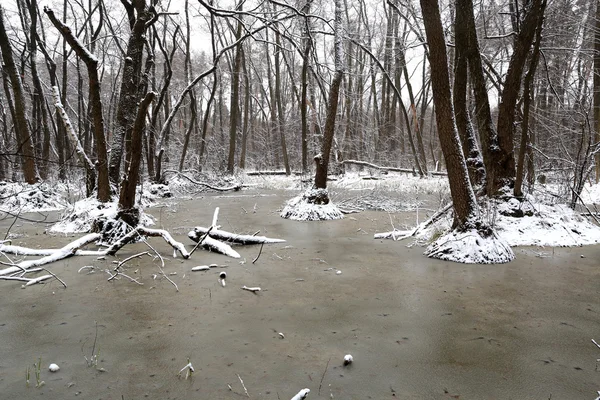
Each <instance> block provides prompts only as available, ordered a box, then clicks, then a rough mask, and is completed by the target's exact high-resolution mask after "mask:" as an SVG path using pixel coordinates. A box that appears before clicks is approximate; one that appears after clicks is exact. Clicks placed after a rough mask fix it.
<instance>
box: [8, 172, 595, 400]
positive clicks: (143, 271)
mask: <svg viewBox="0 0 600 400" xmlns="http://www.w3.org/2000/svg"><path fill="white" fill-rule="evenodd" d="M172 183H174V185H172V190H173V192H174V194H175V196H176V198H175V199H155V200H154V201H155V203H154V204H155V205H154V207H150V208H148V209H147V212H148V213H149V214H151V215H153V217H154V223H155V227H158V228H165V229H167V230H169V231H170V232H171V233H172V234H173V236H174V237H175V238H176V239H177V240H180V241H182V242H183V243H185V244H188V245H189V246H191V245H192V242H191V241H189V240H187V238H186V237H185V236H186V234H187V232H188V231H189V230H190V229H192V228H193V227H194V226H196V225H207V224H209V222H210V221H211V218H212V213H213V211H214V208H215V207H220V208H221V212H220V219H219V221H220V223H221V225H222V226H223V229H226V230H229V231H231V232H236V233H253V232H256V231H257V230H260V235H266V236H271V237H278V238H282V239H286V240H287V242H286V243H281V244H276V245H268V246H265V248H264V249H263V250H262V255H261V256H260V257H259V258H258V260H257V261H256V263H255V264H252V260H253V259H254V258H255V257H256V256H257V255H258V253H259V251H260V246H245V247H243V248H239V247H238V248H239V249H240V250H239V252H240V254H241V256H242V258H241V259H231V258H226V257H224V256H220V255H217V254H213V253H207V252H198V253H196V254H194V257H192V258H191V259H189V260H183V259H181V258H177V259H173V258H172V257H170V253H171V251H170V247H169V246H168V245H166V244H165V243H163V242H161V241H157V242H152V243H153V245H154V246H155V248H156V249H157V250H158V251H159V252H161V253H162V254H163V255H166V256H165V268H164V270H165V273H166V274H167V275H168V276H169V277H170V278H171V279H172V280H173V281H175V282H176V283H177V284H178V285H179V289H180V291H179V292H175V290H174V288H173V286H172V285H171V284H170V283H169V282H168V281H167V280H166V279H165V278H164V277H161V276H160V275H158V269H157V267H156V264H157V262H156V261H151V260H149V259H148V258H142V259H135V260H132V261H130V262H129V263H128V265H127V272H128V273H129V274H130V275H131V276H133V277H134V278H136V279H137V280H138V281H139V282H140V283H143V285H137V284H135V283H132V282H130V281H127V280H125V279H121V280H115V281H112V282H107V281H106V280H107V278H108V275H107V274H106V273H105V272H104V270H105V269H107V268H111V265H112V260H113V259H112V258H110V257H108V259H106V260H98V259H96V258H95V257H74V258H69V259H66V260H62V261H60V262H57V263H54V264H51V265H50V266H49V268H50V269H51V270H52V271H53V272H55V273H57V274H58V275H59V276H60V277H61V278H62V279H63V280H64V281H65V282H66V283H67V284H68V285H69V287H68V289H66V290H63V288H62V285H61V284H60V283H59V282H58V281H49V282H48V283H46V284H44V285H37V286H35V287H32V288H28V289H27V290H21V289H20V285H18V284H14V283H12V282H0V285H2V289H1V290H2V293H3V296H2V307H0V337H1V338H2V340H0V354H2V357H1V358H0V393H2V396H6V398H19V399H29V398H39V397H40V395H46V397H48V398H65V399H66V398H74V397H75V396H76V395H78V394H79V397H81V396H83V397H84V398H86V399H111V398H112V399H121V398H125V399H137V398H145V396H146V397H147V398H154V399H159V398H160V399H183V398H206V399H230V398H231V399H237V398H240V397H241V396H242V395H244V396H245V394H244V393H245V392H244V387H243V386H242V384H241V383H240V380H239V378H241V379H243V382H244V386H245V387H246V389H247V390H248V393H249V395H250V396H251V398H256V399H273V400H275V399H289V398H291V397H292V396H293V395H294V394H296V393H297V392H298V391H299V390H300V389H302V388H304V387H307V388H310V389H311V393H310V395H309V399H313V398H314V399H329V398H334V399H335V398H338V399H365V398H369V397H371V398H374V399H384V398H399V399H417V398H436V399H437V398H439V399H445V398H461V399H463V398H464V399H470V398H473V399H484V398H536V399H547V398H549V397H550V396H551V397H552V398H573V399H574V398H582V399H583V398H594V394H595V391H596V390H598V388H599V386H600V372H596V371H595V370H594V368H595V362H596V359H597V358H599V354H598V350H597V348H596V347H595V346H594V345H593V344H592V343H591V341H590V340H591V339H592V338H596V339H598V336H596V335H600V332H598V326H597V320H598V313H600V299H598V296H597V288H598V287H599V285H600V271H598V268H597V265H598V262H597V260H598V259H600V246H598V245H595V246H585V247H574V248H550V247H539V246H536V247H521V248H516V249H515V253H516V255H517V258H516V260H515V261H513V262H511V263H509V264H504V265H486V266H473V265H462V264H457V263H449V262H443V261H439V260H431V259H427V258H425V257H424V256H423V255H422V252H423V247H421V246H419V245H415V242H414V241H411V240H406V241H397V242H394V241H388V240H374V239H373V235H374V234H375V233H377V232H383V231H386V230H391V229H392V227H395V228H397V229H406V228H410V227H413V226H414V225H415V223H416V222H417V220H418V221H419V222H421V221H423V220H424V219H426V217H427V215H431V214H432V213H433V212H434V211H435V210H437V208H438V207H439V205H440V204H441V203H443V201H445V200H447V196H448V195H447V190H446V189H444V188H445V187H446V185H445V181H444V180H443V179H441V180H433V179H432V180H428V181H423V180H419V179H417V178H412V177H406V178H405V179H396V180H391V181H388V182H385V181H384V182H382V181H381V180H376V181H365V180H362V179H359V178H356V177H355V178H344V179H342V180H339V181H337V182H332V184H331V191H332V193H333V196H332V197H333V201H334V202H336V203H337V204H339V205H340V206H341V207H342V208H347V209H358V208H365V209H369V210H365V211H362V212H360V213H357V214H350V215H346V217H345V218H344V219H343V220H341V221H333V222H328V223H314V222H305V223H302V222H295V221H289V220H284V219H282V218H280V217H279V214H278V212H277V211H278V210H280V209H281V207H282V206H283V204H284V203H285V201H286V200H288V199H289V198H291V197H293V196H294V195H296V194H297V193H298V192H300V191H302V190H303V188H302V187H301V184H300V183H299V180H298V179H297V178H296V180H294V181H293V182H292V181H290V180H289V179H286V178H273V177H268V178H261V177H252V178H250V177H248V178H246V179H245V180H244V183H245V184H249V185H251V186H250V188H249V189H245V190H243V191H241V192H228V193H223V194H220V193H205V192H199V193H195V192H194V191H193V190H192V189H191V188H190V187H189V186H186V185H183V184H181V185H180V186H178V185H177V183H178V181H177V180H172ZM290 189H291V190H290ZM440 189H441V190H440ZM24 193H25V192H24ZM35 197H36V198H38V197H39V196H37V195H36V196H35ZM49 197H51V198H52V196H50V195H49ZM76 197H77V196H76V195H75V194H73V195H72V198H71V201H72V200H74V199H75V198H76ZM63 199H64V196H63V197H61V198H60V199H57V202H58V203H59V204H60V202H62V201H64V200H63ZM590 202H591V201H590ZM28 203H30V202H27V203H24V204H28ZM57 207H58V206H57ZM545 207H546V206H545ZM547 207H550V206H547ZM39 208H40V207H38V211H39V212H36V213H28V214H26V215H23V216H24V217H26V218H27V219H18V220H16V222H15V223H14V224H13V222H14V218H13V217H11V216H6V218H4V219H2V220H1V221H0V232H7V231H8V230H9V229H10V233H11V236H12V238H13V243H14V244H18V245H25V246H30V247H36V248H38V247H40V248H57V247H61V246H63V245H65V244H66V243H67V242H69V241H71V240H72V239H73V235H71V234H45V230H46V229H49V228H50V226H51V224H50V222H53V221H51V220H56V219H57V218H58V214H59V212H56V211H55V212H42V211H40V210H39ZM48 208H49V207H48ZM550 208H551V209H552V208H556V207H550ZM372 209H378V210H380V211H373V210H372ZM561 209H562V208H561ZM21 210H23V208H22V207H21ZM28 211H32V210H28ZM417 211H418V212H417ZM12 212H13V213H14V212H15V210H12ZM17 212H18V210H17ZM417 215H418V216H417ZM563 215H564V214H563ZM34 220H35V221H39V220H45V222H46V223H41V222H32V221H34ZM559 220H565V221H569V218H567V217H563V218H562V219H561V218H559ZM578 226H581V224H579V225H578ZM562 229H563V230H566V228H562ZM531 232H533V231H531ZM590 232H592V233H590V234H589V235H588V234H585V235H584V234H576V233H574V232H572V231H571V233H569V234H568V235H565V237H586V238H588V237H590V238H592V239H590V243H593V240H595V239H593V238H594V236H593V235H594V234H597V233H593V232H595V230H594V229H590ZM523 236H524V237H531V236H534V234H533V233H531V234H530V232H529V231H528V232H527V233H524V234H523V235H519V237H523ZM545 236H546V239H547V238H548V237H550V236H551V235H548V234H546V235H545ZM539 237H540V238H543V237H544V234H543V232H542V233H541V234H540V235H539ZM420 240H421V239H418V240H417V244H419V241H420ZM423 240H424V239H423ZM557 240H558V239H557ZM560 240H563V239H560ZM562 244H564V243H560V242H557V243H556V245H562ZM146 250H147V248H146V247H145V246H144V245H143V244H141V243H138V244H134V245H130V246H128V247H126V248H124V249H123V250H122V252H120V253H119V254H118V259H120V260H122V259H125V258H127V257H129V256H131V255H134V254H136V253H139V252H142V251H146ZM211 263H216V264H218V265H219V266H220V268H217V269H216V270H215V269H211V270H209V271H204V272H191V268H192V267H194V266H197V265H203V264H211ZM82 267H87V268H84V269H82V270H81V272H78V271H79V270H80V269H81V268H82ZM92 267H93V268H92ZM222 271H226V272H227V274H228V276H227V286H226V287H222V286H221V285H220V284H219V282H218V274H219V272H222ZM338 271H339V273H338ZM242 286H259V287H261V288H262V291H261V292H259V293H257V294H253V293H250V292H247V291H244V290H240V288H241V287H242ZM96 323H97V328H96ZM280 332H281V333H283V338H282V337H281V336H280V335H279V333H280ZM94 343H96V345H95V347H94ZM345 354H352V355H353V357H354V363H353V364H351V365H350V366H348V367H343V366H342V362H343V357H344V355H345ZM94 355H97V360H98V363H97V365H94V366H89V367H88V363H87V362H86V358H87V359H88V360H90V359H92V358H93V356H94ZM40 357H41V358H42V369H41V379H42V380H44V381H45V385H44V386H42V387H41V388H35V378H33V372H32V381H33V383H31V384H30V387H29V388H28V387H26V382H25V369H26V367H28V366H32V364H33V363H34V362H37V360H38V359H39V358H40ZM188 359H189V360H190V362H191V363H192V364H193V366H194V367H195V373H194V374H193V376H192V377H191V378H189V379H187V380H185V379H181V378H177V376H176V375H177V373H178V372H179V370H180V369H181V368H182V367H183V366H184V365H185V364H186V363H187V362H188ZM50 363H57V364H58V365H59V366H60V367H61V369H60V371H59V372H57V373H55V374H52V373H50V372H48V370H47V366H48V364H50ZM99 369H102V370H104V371H105V372H99ZM238 376H239V378H238ZM228 385H231V388H232V390H230V389H229V387H228Z"/></svg>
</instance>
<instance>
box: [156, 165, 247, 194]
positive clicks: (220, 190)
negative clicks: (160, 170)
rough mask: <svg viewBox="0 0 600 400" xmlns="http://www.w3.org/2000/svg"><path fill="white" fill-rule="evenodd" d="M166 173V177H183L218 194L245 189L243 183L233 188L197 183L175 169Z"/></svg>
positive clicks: (232, 186)
mask: <svg viewBox="0 0 600 400" xmlns="http://www.w3.org/2000/svg"><path fill="white" fill-rule="evenodd" d="M164 173H165V175H166V174H167V173H171V174H176V175H178V176H181V177H182V178H185V179H187V180H188V181H190V182H191V183H193V184H194V185H198V186H204V187H206V188H208V189H210V190H214V191H217V192H228V191H238V190H241V189H242V188H243V187H244V185H243V184H241V183H238V184H235V185H231V186H213V185H210V184H208V183H205V182H199V181H197V180H195V179H193V178H191V177H189V176H187V175H185V174H182V173H181V172H179V171H175V170H173V169H168V170H166V171H165V172H164Z"/></svg>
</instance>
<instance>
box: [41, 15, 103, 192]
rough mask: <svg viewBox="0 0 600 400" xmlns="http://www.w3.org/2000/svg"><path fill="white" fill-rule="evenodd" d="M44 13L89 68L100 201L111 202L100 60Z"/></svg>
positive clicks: (57, 21)
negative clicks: (99, 72) (99, 73)
mask: <svg viewBox="0 0 600 400" xmlns="http://www.w3.org/2000/svg"><path fill="white" fill-rule="evenodd" d="M44 12H45V13H46V14H47V15H48V18H50V21H51V22H52V24H54V26H55V27H56V29H58V31H59V32H60V34H61V35H62V36H63V37H64V39H65V40H66V41H67V43H69V45H70V46H71V48H72V49H73V50H74V51H75V53H76V54H77V56H78V57H79V58H81V59H82V60H83V62H84V63H85V65H86V67H87V72H88V79H89V97H90V103H91V104H90V107H91V114H92V120H93V130H94V139H95V143H96V152H97V159H98V160H97V163H96V172H97V175H98V201H100V202H103V203H105V202H108V201H110V182H109V179H108V157H107V148H106V137H105V136H104V116H103V113H102V100H101V97H100V78H99V77H98V59H97V58H96V57H95V56H94V55H93V54H92V53H90V52H89V51H88V49H86V48H85V47H84V46H83V45H82V44H81V42H80V41H79V40H78V39H77V38H76V37H75V36H74V35H73V32H72V31H71V28H69V27H68V26H66V25H64V24H63V23H62V22H61V21H59V20H58V19H57V18H56V16H55V15H54V12H53V11H52V10H51V9H49V8H44Z"/></svg>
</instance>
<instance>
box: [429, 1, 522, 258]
mask: <svg viewBox="0 0 600 400" xmlns="http://www.w3.org/2000/svg"><path fill="white" fill-rule="evenodd" d="M421 10H422V13H423V22H424V25H425V32H426V35H427V43H428V45H429V63H430V65H431V85H432V90H433V102H434V105H435V113H436V114H435V115H436V124H437V128H438V135H439V137H440V143H441V145H442V151H443V154H444V159H445V161H446V168H447V170H448V181H449V184H450V192H451V195H452V202H453V206H454V226H453V230H454V231H455V232H457V233H460V232H465V231H470V233H471V234H472V235H473V236H479V241H478V239H477V238H476V239H474V240H473V239H472V237H471V234H469V235H466V236H462V237H460V238H456V239H457V241H456V242H453V241H450V242H451V243H450V244H448V243H449V242H448V241H445V239H447V238H443V239H442V240H439V241H437V242H435V243H434V244H433V245H432V246H430V247H429V248H428V249H427V252H426V254H428V255H429V256H432V257H437V258H444V259H451V260H453V261H459V260H463V261H464V259H462V258H461V257H460V256H457V257H456V258H451V257H452V256H453V254H451V253H452V252H453V251H459V252H460V251H461V250H462V251H464V249H460V246H458V247H457V246H455V245H454V244H455V243H459V242H461V241H469V240H471V241H472V242H474V245H475V246H482V247H484V246H485V245H483V244H482V242H483V241H490V242H491V243H492V244H493V246H491V247H492V250H493V251H490V250H489V249H486V251H488V252H489V253H490V254H481V253H482V252H476V253H477V254H475V255H474V257H476V258H475V259H473V260H472V261H471V262H486V263H497V262H508V261H510V260H512V259H513V258H514V254H513V253H512V251H511V250H510V247H508V246H507V245H506V244H504V243H503V242H501V241H499V240H497V239H496V237H495V233H494V232H493V230H492V229H491V228H490V227H489V226H487V225H486V224H485V223H484V222H483V221H482V220H481V218H480V216H479V207H478V205H477V201H476V199H475V194H474V192H473V188H472V186H471V181H470V179H469V174H468V171H467V164H466V161H465V157H464V155H463V152H462V148H461V144H460V139H459V137H458V130H457V128H456V123H455V118H454V110H453V108H452V96H451V92H450V76H449V73H448V57H447V55H446V42H445V39H444V30H443V28H442V22H441V18H440V11H439V6H438V2H437V0H421ZM451 235H452V233H451ZM468 251H469V252H472V250H471V249H469V250H468Z"/></svg>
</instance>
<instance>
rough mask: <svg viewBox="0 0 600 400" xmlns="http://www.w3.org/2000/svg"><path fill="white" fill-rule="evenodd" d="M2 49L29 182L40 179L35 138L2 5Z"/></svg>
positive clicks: (26, 176)
mask: <svg viewBox="0 0 600 400" xmlns="http://www.w3.org/2000/svg"><path fill="white" fill-rule="evenodd" d="M0 51H1V52H2V59H3V61H4V65H3V69H5V70H6V72H7V74H8V76H9V78H10V82H11V85H12V90H13V101H14V106H15V121H14V124H15V133H16V137H17V152H18V153H19V154H20V155H21V169H22V170H23V177H24V178H25V181H26V182H27V183H29V184H34V183H36V182H37V181H38V180H39V175H38V171H37V166H36V163H35V157H34V149H33V140H32V137H31V131H30V129H29V124H28V122H27V118H28V115H27V107H26V105H25V94H24V92H23V82H22V81H21V75H20V74H19V71H18V70H17V66H16V65H15V60H14V58H13V54H12V48H11V45H10V41H9V39H8V35H7V34H6V28H5V26H4V9H3V8H2V7H1V6H0Z"/></svg>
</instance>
